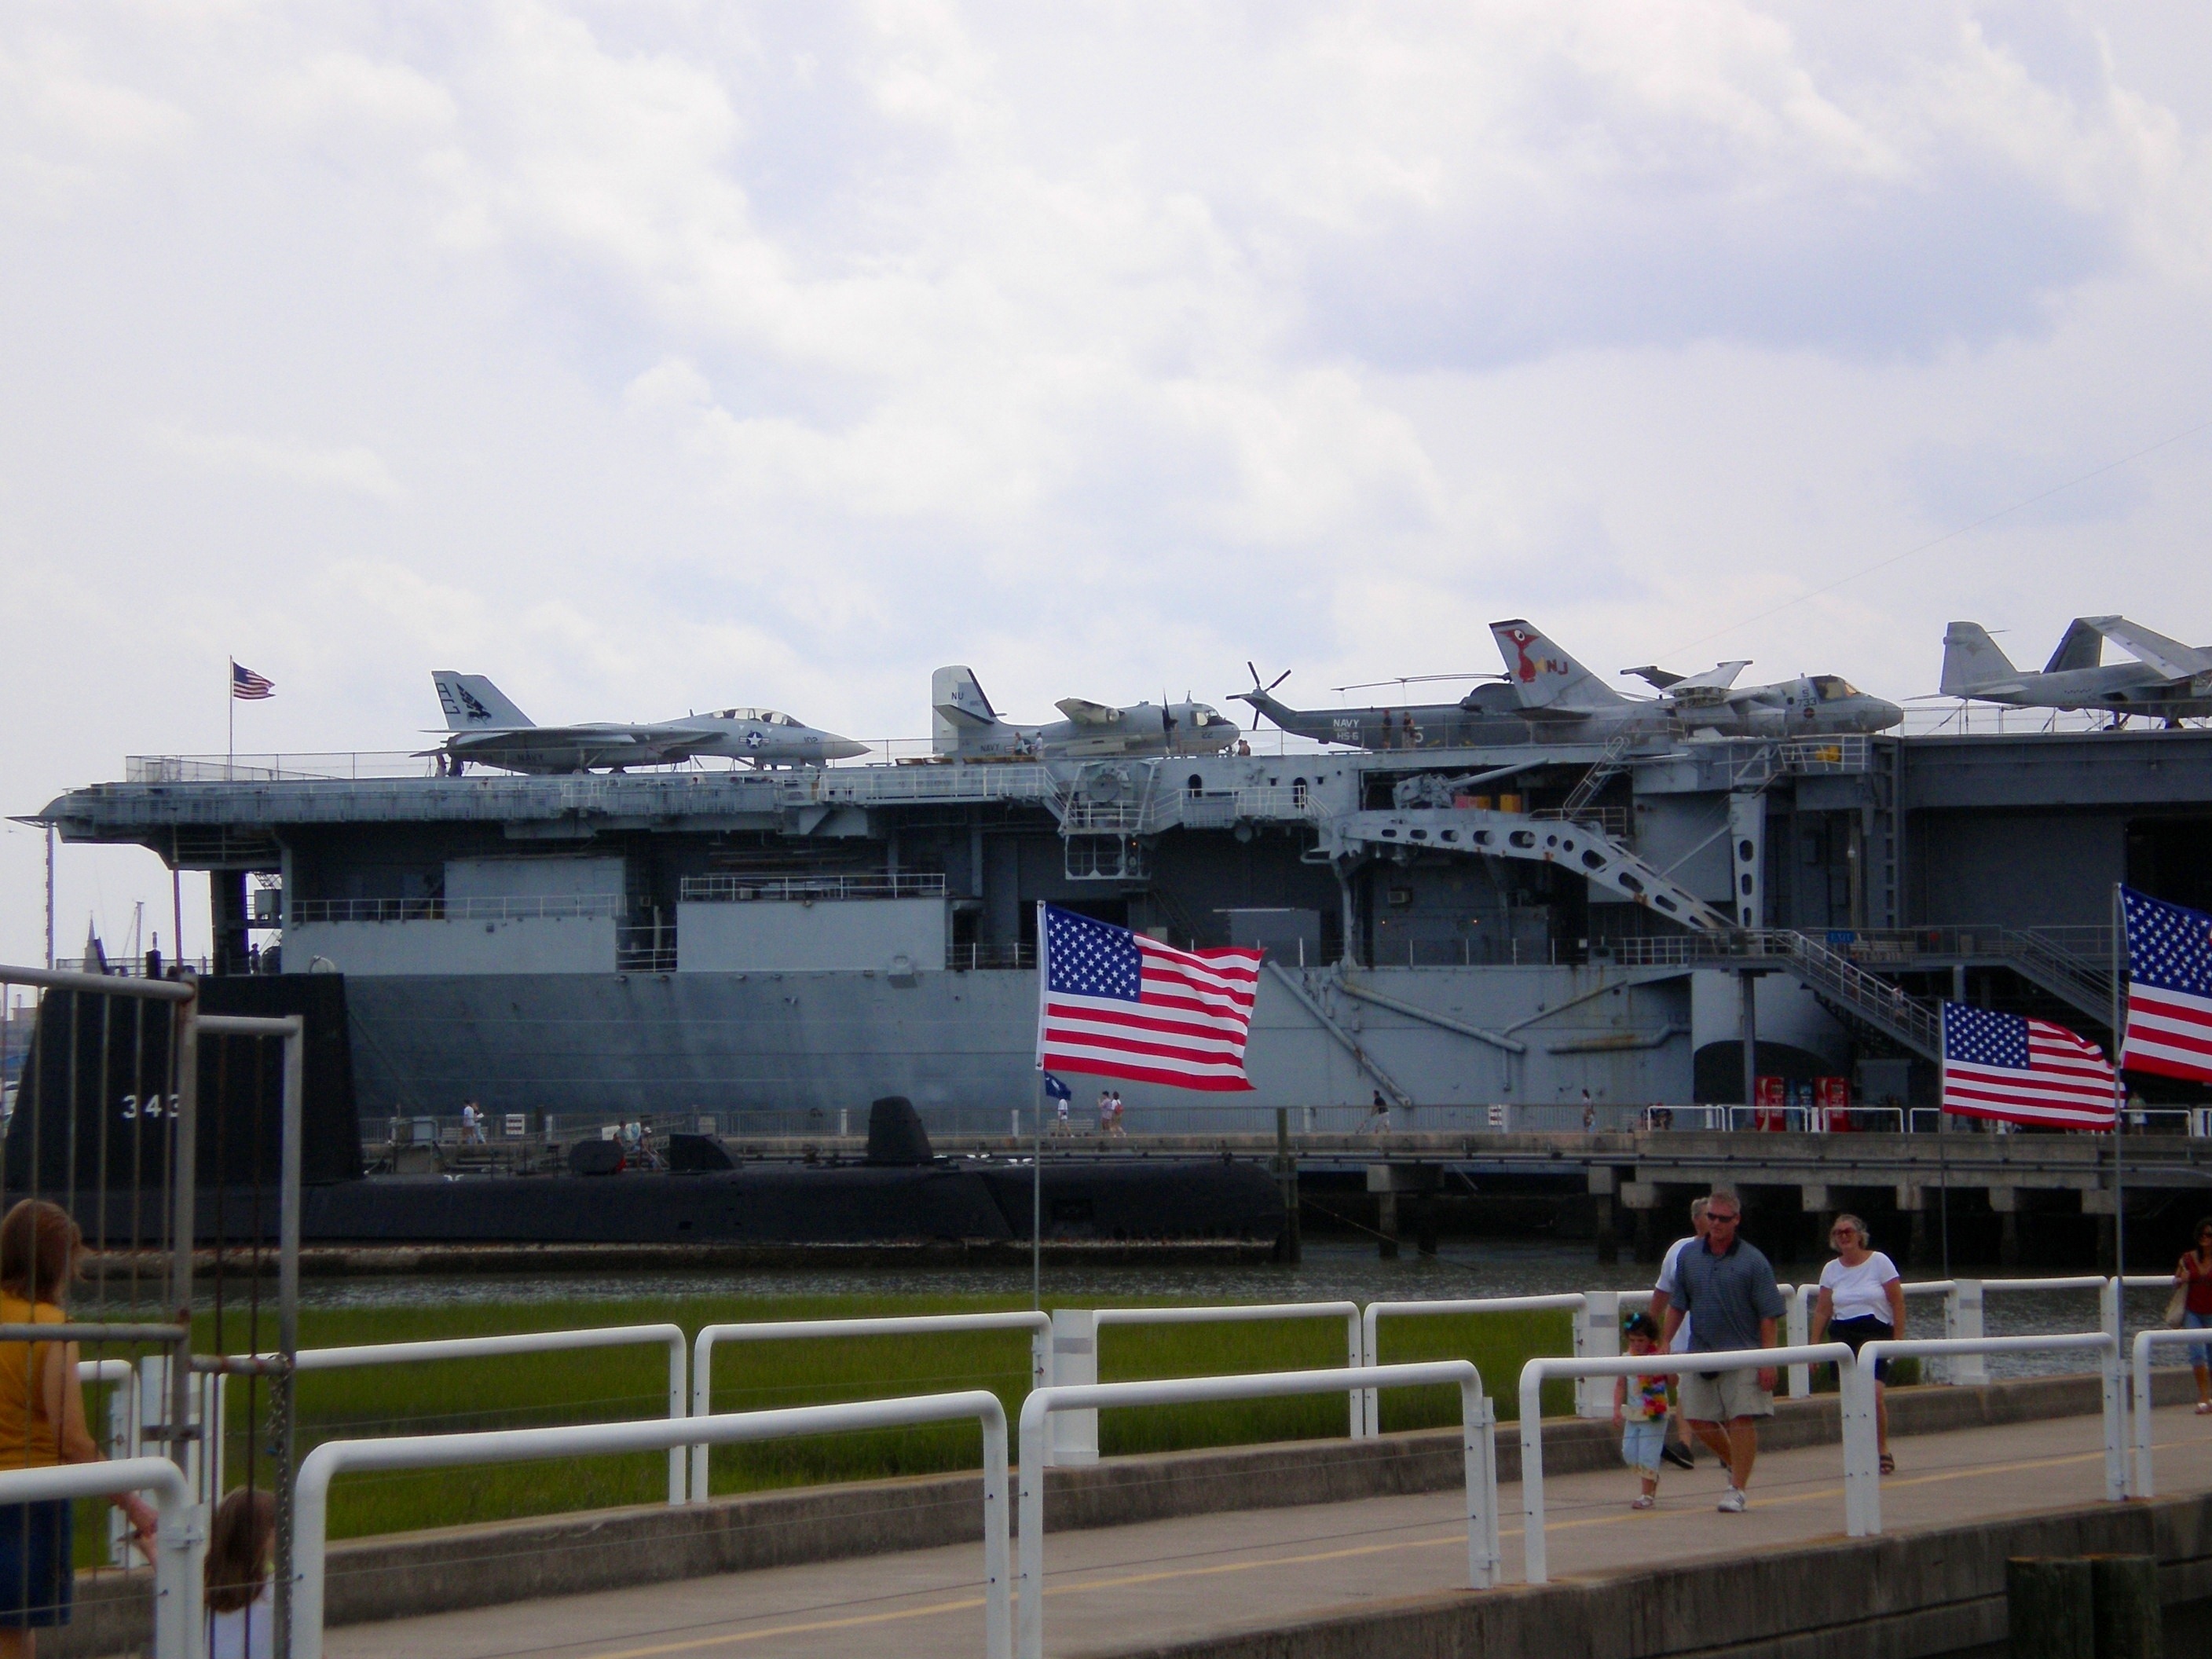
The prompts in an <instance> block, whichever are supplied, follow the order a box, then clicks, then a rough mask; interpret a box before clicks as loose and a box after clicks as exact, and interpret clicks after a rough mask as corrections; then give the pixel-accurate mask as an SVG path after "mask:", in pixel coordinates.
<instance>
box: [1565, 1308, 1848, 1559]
mask: <svg viewBox="0 0 2212 1659" xmlns="http://www.w3.org/2000/svg"><path fill="white" fill-rule="evenodd" d="M1793 1364H1839V1365H1841V1366H1843V1367H1844V1369H1845V1370H1850V1368H1851V1366H1852V1365H1853V1364H1854V1361H1853V1359H1852V1358H1851V1351H1850V1346H1849V1345H1848V1344H1845V1343H1842V1342H1824V1343H1821V1344H1820V1346H1817V1347H1805V1348H1744V1349H1740V1350H1734V1351H1725V1352H1715V1353H1639V1354H1630V1355H1627V1356H1626V1357H1625V1358H1618V1359H1546V1358H1535V1359H1531V1360H1530V1361H1528V1364H1525V1365H1523V1366H1522V1368H1521V1513H1522V1539H1521V1557H1522V1563H1523V1565H1524V1573H1523V1576H1524V1577H1526V1578H1527V1579H1528V1582H1529V1583H1532V1584H1545V1583H1550V1582H1551V1571H1550V1566H1549V1564H1548V1563H1547V1559H1546V1555H1545V1547H1544V1415H1543V1409H1544V1408H1543V1395H1544V1384H1545V1383H1547V1382H1549V1381H1550V1380H1551V1379H1552V1378H1553V1377H1562V1376H1564V1377H1583V1376H1680V1375H1682V1373H1684V1372H1685V1371H1744V1370H1766V1369H1768V1368H1770V1367H1771V1368H1772V1369H1774V1370H1781V1369H1782V1368H1784V1367H1785V1366H1789V1365H1793ZM1844 1477H1845V1479H1844V1515H1845V1517H1846V1520H1847V1522H1848V1521H1849V1520H1850V1518H1851V1517H1852V1516H1853V1515H1854V1513H1855V1510H1854V1508H1853V1505H1852V1503H1851V1488H1850V1468H1848V1467H1846V1468H1845V1469H1844ZM1850 1533H1851V1536H1852V1537H1854V1538H1857V1537H1861V1536H1863V1533H1862V1531H1861V1529H1860V1528H1857V1526H1853V1527H1851V1528H1850Z"/></svg>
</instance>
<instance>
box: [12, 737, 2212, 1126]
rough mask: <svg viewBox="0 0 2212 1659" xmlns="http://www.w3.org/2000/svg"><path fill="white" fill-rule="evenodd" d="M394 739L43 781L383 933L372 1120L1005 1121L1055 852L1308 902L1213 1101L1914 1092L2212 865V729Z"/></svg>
mask: <svg viewBox="0 0 2212 1659" xmlns="http://www.w3.org/2000/svg"><path fill="white" fill-rule="evenodd" d="M421 764H422V763H419V762H417V763H414V765H415V766H416V768H420V767H421ZM370 770H374V768H366V767H363V766H362V765H361V764H359V763H356V762H354V761H352V760H348V759H341V760H338V761H336V762H333V763H330V764H327V765H325V764H322V763H318V762H315V761H313V760H312V759H307V760H300V759H287V760H285V761H284V762H283V763H278V764H276V765H264V764H260V763H245V764H242V765H228V766H226V765H224V764H222V763H193V762H188V761H183V760H179V759H175V758H163V757H140V758H134V759H133V760H131V762H130V763H128V767H127V773H126V777H125V781H121V782H116V783H105V784H99V785H94V786H92V787H86V788H82V789H77V790H75V791H72V792H71V793H68V794H65V795H64V796H62V797H60V798H59V799H57V800H55V801H53V802H52V804H51V805H48V806H47V807H46V809H45V811H44V812H42V813H41V814H40V815H38V817H39V818H40V820H43V821H45V822H47V823H52V824H54V825H56V826H58V829H59V831H60V833H61V835H62V836H63V837H64V839H65V840H67V841H69V842H111V843H137V844H141V845H143V846H146V847H149V848H152V849H153V850H155V852H156V853H158V854H161V856H162V857H163V858H164V859H166V860H168V861H170V862H171V863H172V864H173V865H175V866H180V867H183V868H186V869H194V870H205V871H207V872H210V875H211V877H212V890H213V895H214V900H213V902H214V909H215V916H214V931H215V937H216V958H215V961H214V963H213V964H212V966H213V970H214V971H215V972H216V973H217V974H239V973H244V972H247V971H265V970H268V969H271V968H272V967H281V969H282V971H283V974H284V975H288V976H289V975H298V974H310V973H312V974H331V973H335V974H337V975H341V976H342V979H343V996H344V1002H345V1008H346V1020H347V1025H348V1029H349V1032H350V1034H351V1042H352V1050H353V1073H354V1078H355V1082H356V1089H357V1091H358V1095H359V1099H360V1105H361V1113H362V1120H363V1121H364V1122H374V1121H376V1120H378V1119H379V1118H381V1117H384V1116H386V1115H404V1114H407V1113H411V1112H440V1113H450V1112H452V1111H454V1110H457V1109H458V1108H459V1103H461V1102H462V1101H463V1100H465V1099H473V1100H475V1101H477V1102H478V1103H480V1104H481V1105H482V1106H483V1109H485V1110H486V1111H488V1112H490V1113H493V1114H499V1113H501V1112H521V1111H541V1112H556V1113H570V1112H601V1113H606V1114H610V1115H638V1114H665V1115H668V1116H670V1117H673V1118H680V1117H682V1116H684V1115H688V1114H691V1113H695V1112H696V1113H706V1112H736V1113H744V1112H746V1111H749V1110H757V1109H786V1110H788V1109H811V1110H820V1111H827V1112H835V1111H836V1110H838V1109H862V1108H865V1106H866V1103H868V1102H869V1101H870V1100H871V1099H872V1098H873V1097H879V1096H885V1095H895V1094H896V1095H904V1096H906V1097H909V1098H911V1099H912V1100H913V1101H914V1102H915V1103H916V1105H917V1106H918V1107H919V1108H920V1109H921V1112H922V1115H923V1116H924V1118H925V1120H926V1121H928V1122H929V1123H930V1124H931V1126H932V1127H933V1128H935V1129H938V1130H939V1131H959V1130H981V1129H983V1128H987V1127H995V1128H998V1129H1000V1130H1003V1129H1004V1127H1006V1125H1007V1124H1008V1123H1009V1112H1010V1109H1022V1108H1025V1107H1026V1106H1028V1105H1029V1104H1030V1103H1031V1102H1032V1101H1033V1100H1034V1099H1035V1097H1036V1075H1035V1073H1034V1071H1033V1069H1032V1065H1031V1044H1032V1036H1033V1029H1034V1018H1035V1008H1036V973H1035V966H1034V963H1035V957H1034V952H1035V939H1034V927H1035V923H1034V915H1035V905H1036V901H1037V900H1040V899H1049V900H1051V901H1053V902H1057V903H1060V904H1066V905H1070V906H1073V907H1074V908H1079V909H1081V910H1084V911H1085V912H1086V913H1088V914H1091V915H1097V916H1099V917H1101V918H1103V919H1108V920H1112V921H1121V922H1123V923H1126V924H1127V925H1128V926H1131V927H1137V928H1139V929H1150V930H1156V931H1157V932H1158V933H1159V934H1160V935H1161V936H1163V937H1166V938H1170V939H1175V940H1176V941H1178V942H1184V943H1188V942H1193V941H1194V942H1196V943H1198V944H1201V945H1205V944H1226V943H1231V942H1256V943H1260V944H1262V945H1266V946H1267V949H1268V952H1269V963H1270V966H1269V969H1268V971H1267V974H1266V975H1264V976H1263V983H1262V989H1261V997H1260V1001H1259V1005H1258V1009H1257V1013H1256V1018H1255V1025H1254V1030H1253V1036H1252V1041H1251V1046H1250V1053H1249V1064H1250V1072H1251V1076H1252V1079H1253V1082H1254V1084H1255V1092H1254V1093H1252V1094H1250V1095H1249V1096H1239V1097H1233V1098H1231V1099H1229V1100H1227V1101H1216V1102H1212V1103H1209V1105H1212V1106H1214V1107H1223V1106H1226V1107H1229V1108H1232V1109H1235V1108H1249V1109H1257V1110H1265V1109H1268V1108H1273V1107H1277V1106H1288V1107H1293V1108H1305V1107H1321V1108H1328V1107H1337V1108H1365V1107H1368V1106H1370V1104H1371V1103H1373V1102H1374V1101H1375V1100H1376V1097H1380V1098H1381V1099H1382V1100H1383V1103H1386V1104H1388V1105H1389V1106H1390V1107H1392V1108H1393V1109H1401V1110H1402V1109H1407V1108H1411V1109H1414V1110H1416V1111H1426V1110H1429V1109H1446V1108H1462V1109H1464V1108H1475V1109H1483V1108H1488V1107H1492V1106H1498V1105H1505V1106H1509V1107H1510V1108H1511V1109H1513V1110H1514V1111H1515V1113H1516V1116H1515V1118H1514V1119H1513V1121H1514V1122H1515V1123H1516V1125H1522V1124H1525V1125H1528V1126H1529V1127H1537V1126H1541V1125H1543V1124H1545V1123H1547V1122H1549V1123H1552V1124H1554V1125H1556V1126H1557V1127H1570V1126H1571V1125H1572V1124H1573V1123H1574V1122H1576V1121H1577V1120H1578V1117H1579V1114H1580V1113H1581V1112H1582V1110H1583V1108H1584V1106H1585V1105H1586V1104H1587V1105H1589V1106H1593V1107H1595V1108H1600V1109H1606V1110H1607V1112H1608V1114H1609V1115H1610V1114H1611V1113H1612V1112H1613V1110H1614V1109H1618V1108H1620V1107H1622V1106H1624V1105H1633V1106H1639V1107H1640V1106H1645V1105H1651V1104H1669V1105H1675V1106H1688V1105H1691V1104H1693V1103H1699V1102H1713V1101H1729V1100H1741V1099H1742V1098H1743V1097H1744V1096H1743V1091H1744V1087H1745V1078H1746V1074H1747V1073H1750V1072H1752V1071H1753V1070H1756V1071H1757V1073H1759V1074H1760V1075H1762V1076H1763V1075H1769V1074H1771V1075H1777V1076H1781V1077H1783V1078H1784V1079H1786V1080H1787V1081H1788V1082H1789V1083H1790V1085H1794V1086H1808V1085H1809V1084H1810V1081H1811V1079H1814V1078H1816V1077H1818V1078H1826V1077H1844V1078H1849V1079H1851V1080H1852V1082H1853V1084H1854V1085H1855V1094H1854V1097H1855V1099H1856V1100H1857V1102H1860V1103H1874V1102H1881V1101H1888V1102H1896V1103H1905V1102H1908V1101H1910V1100H1911V1099H1913V1098H1916V1097H1918V1098H1924V1097H1925V1096H1926V1093H1927V1091H1928V1089H1929V1079H1931V1078H1932V1068H1931V1066H1930V1061H1931V1060H1932V1059H1933V1057H1934V1054H1935V1048H1934V1044H1935V1042H1936V1034H1935V1027H1934V1016H1933V1012H1932V1009H1933V1005H1934V1002H1935V1000H1937V999H1939V998H1940V997H1941V996H1943V995H1952V994H1959V995H1964V996H1966V997H1968V998H1971V999H1972V1000H1977V1001H1983V1002H1987V1003H1990V1004H1992V1005H1993V1006H2006V1007H2014V1008H2018V1009H2022V1010H2027V1011H2034V1012H2045V1013H2047V1014H2049V1015H2050V1016H2051V1017H2053V1018H2062V1019H2063V1020H2064V1021H2065V1022H2066V1023H2068V1024H2071V1025H2073V1026H2075V1028H2076V1029H2079V1030H2083V1031H2085V1032H2087V1033H2088V1034H2089V1035H2091V1036H2093V1037H2094V1038H2095V1039H2096V1040H2098V1041H2100V1042H2102V1041H2105V1040H2106V1037H2107V1030H2106V1027H2107V1024H2108V1021H2109V1012H2108V1011H2109V1008H2110V1004H2111V988H2112V987H2111V981H2110V976H2109V969H2108V963H2109V957H2110V949H2111V945H2110V938H2109V933H2108V932H2107V931H2106V929H2107V928H2108V926H2109V915H2110V904H2111V890H2112V883H2113V882H2114V881H2116V880H2119V879H2123V878H2124V879H2126V880H2128V881H2130V882H2131V883H2133V884H2136V885H2137V886H2139V887H2142V888H2143V889H2145V890H2149V891H2152V892H2154V893H2160V894H2161V895H2163V896H2170V897H2172V898H2175V899H2177V900H2179V901H2182V902H2190V903H2196V904H2200V905H2201V904H2204V903H2206V902H2208V899H2212V874H2208V867H2212V860H2208V857H2207V849H2208V848H2212V732H2207V731H2202V730H2178V731H2159V732H2151V731H2140V730H2130V731H2109V730H2095V731H2073V732H2049V731H2039V732H1992V733H1990V734H1987V735H1937V736H1880V737H1865V736H1850V737H1841V738H1817V739H1810V740H1804V739H1799V740H1783V739H1773V740H1750V739H1732V740H1714V739H1710V738H1698V737H1697V736H1695V735H1694V734H1676V735H1668V734H1663V733H1662V734H1656V735H1653V734H1646V735H1644V736H1641V737H1638V738H1634V739H1632V740H1629V739H1623V740H1620V741H1616V742H1613V743H1611V744H1605V745H1602V746H1599V745H1595V744H1581V745H1577V744H1561V743H1559V742H1556V741H1554V740H1553V739H1551V738H1547V736H1546V735H1545V734H1544V733H1543V732H1542V731H1541V729H1538V728H1533V727H1532V728H1530V729H1529V730H1528V731H1527V732H1522V733H1520V734H1519V735H1518V737H1517V740H1509V741H1500V742H1497V743H1486V744H1484V745H1483V746H1481V747H1469V748H1452V749H1437V748H1434V747H1420V748H1403V749H1380V750H1355V749H1341V748H1340V749H1322V748H1313V749H1310V750H1305V751H1304V752H1297V751H1291V752H1285V753H1280V754H1253V755H1240V754H1237V753H1233V752H1232V753H1226V754H1220V755H1209V756H1204V757H1165V758H1154V759H1135V758H1127V759H1117V758H1114V757H1103V758H1086V759H1081V760H1058V761H1048V762H1040V761H1037V760H1033V759H1028V758H1020V757H1016V758H1012V759H998V758H994V759H991V760H986V761H975V762H961V761H952V760H945V759H943V758H936V759H932V760H929V761H926V762H921V763H902V764H888V763H862V764H852V765H837V766H829V767H821V768H813V769H799V770H793V771H787V772H780V773H777V772H761V771H752V770H746V769H728V770H698V769H672V770H662V771H641V772H640V771H634V772H630V773H627V774H618V775H572V776H513V775H495V774H477V775H467V776H461V777H448V776H429V775H406V776H363V775H358V774H360V773H362V772H364V771H370ZM1747 1019H1748V1022H1749V1024H1750V1026H1751V1030H1752V1033H1753V1038H1754V1041H1753V1046H1752V1048H1751V1049H1750V1050H1749V1054H1750V1056H1751V1058H1752V1060H1753V1064H1752V1065H1750V1066H1747V1065H1746V1064H1745V1063H1744V1060H1745V1056H1746V1050H1745V1048H1744V1045H1743V1042H1742V1036H1743V1033H1744V1030H1745V1025H1746V1022H1747ZM1123 1093H1124V1095H1125V1097H1127V1101H1128V1103H1129V1104H1130V1108H1131V1109H1132V1111H1133V1112H1134V1113H1138V1114H1139V1115H1141V1114H1142V1113H1143V1112H1144V1110H1145V1109H1146V1108H1150V1107H1158V1108H1164V1107H1166V1106H1168V1105H1170V1103H1177V1102H1176V1101H1175V1097H1170V1096H1169V1095H1167V1094H1165V1093H1164V1092H1155V1091H1150V1090H1147V1089H1145V1088H1141V1087H1139V1086H1135V1085H1128V1086H1126V1087H1125V1088H1124V1090H1123ZM1180 1103H1183V1104H1188V1097H1183V1099H1182V1102H1180ZM1154 1121H1158V1120H1154ZM1207 1121H1208V1122H1214V1121H1219V1122H1220V1123H1222V1124H1223V1125H1224V1126H1225V1127H1233V1126H1232V1125H1231V1120H1230V1119H1229V1118H1227V1117H1221V1116H1218V1115H1217V1116H1211V1117H1209V1118H1208V1119H1207ZM1259 1121H1261V1120H1259V1119H1258V1118H1257V1117H1256V1116H1255V1119H1254V1120H1253V1123H1252V1125H1251V1126H1250V1127H1257V1125H1258V1123H1259ZM1399 1121H1400V1122H1401V1123H1403V1122H1405V1121H1407V1120H1406V1119H1404V1118H1403V1117H1401V1118H1400V1119H1399ZM1416 1121H1418V1120H1416Z"/></svg>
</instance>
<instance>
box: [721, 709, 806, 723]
mask: <svg viewBox="0 0 2212 1659" xmlns="http://www.w3.org/2000/svg"><path fill="white" fill-rule="evenodd" d="M714 718H715V719H716V720H758V721H759V722H760V723H761V724H762V725H763V726H796V725H798V724H799V722H798V721H797V720H793V719H792V717H791V716H790V715H788V714H779V713H778V712H777V711H776V710H775V709H773V708H723V709H718V710H716V711H715V714H714Z"/></svg>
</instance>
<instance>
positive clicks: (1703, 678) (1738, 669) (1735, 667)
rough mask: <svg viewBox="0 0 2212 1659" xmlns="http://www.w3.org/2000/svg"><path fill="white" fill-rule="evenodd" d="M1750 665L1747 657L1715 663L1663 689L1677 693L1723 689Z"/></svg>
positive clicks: (1731, 683)
mask: <svg viewBox="0 0 2212 1659" xmlns="http://www.w3.org/2000/svg"><path fill="white" fill-rule="evenodd" d="M1750 666H1751V659H1750V658H1748V657H1746V658H1744V659H1743V660H1742V661H1741V662H1723V663H1716V664H1715V665H1713V666H1712V667H1711V668H1708V669H1707V670H1706V671H1705V672H1704V673H1702V674H1692V675H1691V676H1690V678H1687V679H1686V680H1676V681H1675V682H1674V684H1672V685H1670V686H1668V687H1666V688H1665V689H1666V690H1669V691H1673V692H1676V693H1678V694H1679V693H1680V692H1684V691H1725V690H1728V689H1729V686H1731V685H1733V684H1735V677H1736V676H1737V675H1739V674H1741V673H1742V672H1743V671H1744V670H1745V669H1747V668H1748V667H1750Z"/></svg>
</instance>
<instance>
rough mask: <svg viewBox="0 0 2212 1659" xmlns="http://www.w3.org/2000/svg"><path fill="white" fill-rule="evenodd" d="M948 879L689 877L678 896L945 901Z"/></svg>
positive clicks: (922, 875)
mask: <svg viewBox="0 0 2212 1659" xmlns="http://www.w3.org/2000/svg"><path fill="white" fill-rule="evenodd" d="M944 896H945V877H944V875H943V874H942V872H937V871H915V872H908V871H898V870H894V871H884V872H871V873H868V874H865V875H838V876H743V875H728V874H723V875H712V876H685V877H684V878H683V879H682V880H681V881H679V882H678V884H677V897H678V898H679V899H681V900H682V901H683V902H684V903H686V904H702V903H704V904H719V903H729V902H736V901H738V900H743V899H761V900H770V901H774V900H786V901H788V900H807V901H811V900H814V899H884V898H943V897H944Z"/></svg>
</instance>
